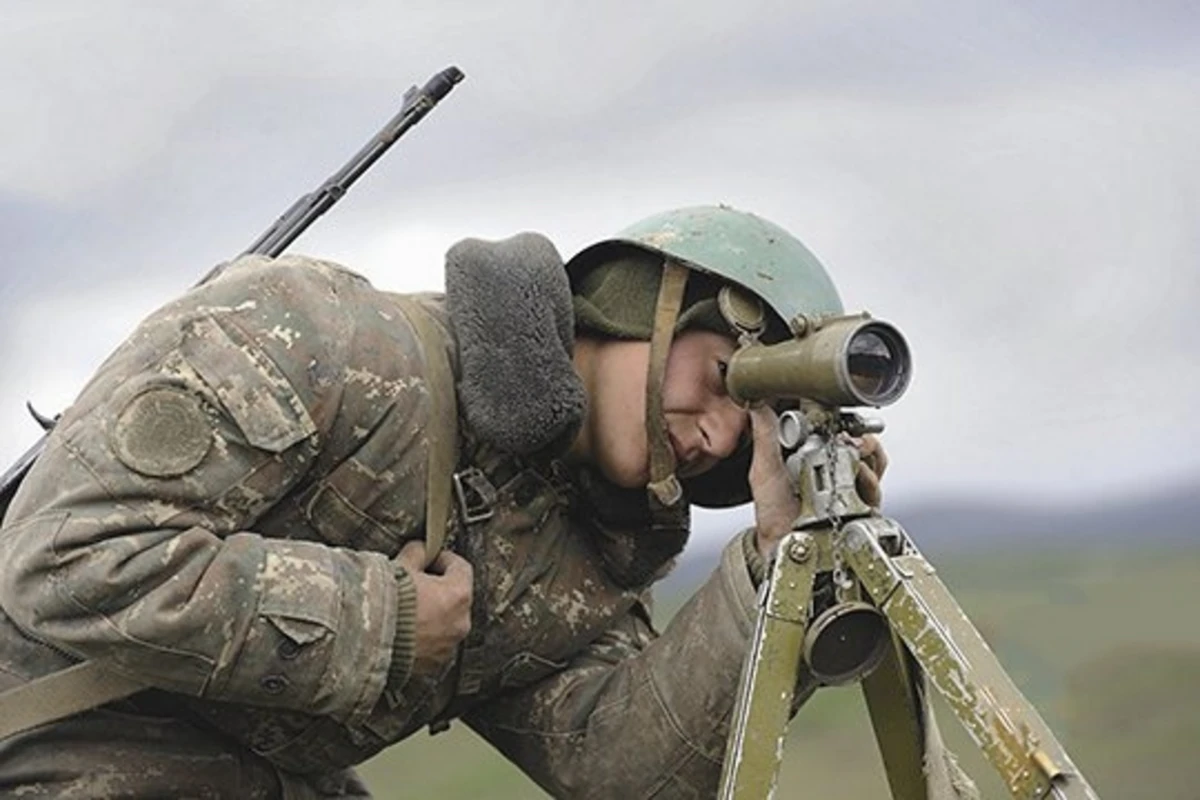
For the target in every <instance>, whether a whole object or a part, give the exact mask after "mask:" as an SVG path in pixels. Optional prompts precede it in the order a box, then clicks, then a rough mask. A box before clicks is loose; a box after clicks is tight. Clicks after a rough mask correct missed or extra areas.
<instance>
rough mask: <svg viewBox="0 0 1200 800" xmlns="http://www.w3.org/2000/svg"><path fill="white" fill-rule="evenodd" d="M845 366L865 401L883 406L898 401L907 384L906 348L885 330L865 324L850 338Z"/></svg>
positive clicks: (896, 337)
mask: <svg viewBox="0 0 1200 800" xmlns="http://www.w3.org/2000/svg"><path fill="white" fill-rule="evenodd" d="M846 367H847V371H848V372H849V374H850V382H851V383H852V384H853V385H854V389H855V391H856V392H858V394H859V395H860V396H861V398H862V400H863V401H864V402H867V403H869V404H871V405H886V404H888V403H891V402H894V401H895V400H896V399H898V398H899V397H900V395H901V394H903V392H904V389H905V388H906V387H907V385H908V371H909V361H908V347H907V346H906V345H905V344H904V341H903V340H902V339H900V338H899V336H898V335H894V334H893V333H892V331H890V330H889V329H888V328H886V327H884V326H882V325H879V324H877V323H875V324H871V325H867V326H865V327H863V328H862V329H860V330H859V331H857V332H856V333H855V334H854V335H853V336H852V337H850V342H849V344H848V345H847V346H846Z"/></svg>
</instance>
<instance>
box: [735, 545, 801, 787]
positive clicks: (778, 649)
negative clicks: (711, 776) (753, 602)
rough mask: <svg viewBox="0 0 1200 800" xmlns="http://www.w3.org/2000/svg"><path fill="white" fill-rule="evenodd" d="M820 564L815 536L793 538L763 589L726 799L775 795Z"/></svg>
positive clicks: (742, 691) (740, 702) (746, 667)
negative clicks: (784, 738)
mask: <svg viewBox="0 0 1200 800" xmlns="http://www.w3.org/2000/svg"><path fill="white" fill-rule="evenodd" d="M818 560H819V559H818V552H817V544H816V542H815V541H814V539H813V537H812V536H810V535H808V534H805V533H792V534H789V535H788V536H787V537H786V538H785V539H784V540H783V541H782V542H781V543H780V545H779V556H778V557H777V558H776V559H775V563H774V566H773V567H772V568H771V575H770V577H769V578H768V580H767V582H766V583H765V584H764V585H763V587H762V594H761V595H760V597H761V598H762V599H761V605H760V608H759V611H758V623H757V626H756V628H755V632H754V646H753V648H752V649H751V651H750V655H749V657H748V658H747V660H746V663H745V665H744V666H743V667H742V678H741V684H740V686H739V687H738V698H737V704H736V705H735V706H734V709H733V721H732V724H731V726H730V727H731V730H730V734H729V744H728V746H727V747H726V750H725V764H724V767H723V768H722V771H721V788H720V791H719V792H718V795H717V796H718V797H720V798H722V800H760V798H765V797H770V796H771V795H772V793H773V792H774V789H775V780H776V777H777V776H778V773H779V762H780V760H781V759H782V757H783V737H784V734H785V733H786V732H787V723H788V718H789V716H790V713H791V707H792V697H793V695H794V694H795V691H796V678H797V676H798V674H799V671H800V656H801V653H802V652H803V650H804V633H805V630H806V629H807V627H808V607H809V601H810V599H811V598H812V588H813V577H814V576H815V574H816V570H817V562H818Z"/></svg>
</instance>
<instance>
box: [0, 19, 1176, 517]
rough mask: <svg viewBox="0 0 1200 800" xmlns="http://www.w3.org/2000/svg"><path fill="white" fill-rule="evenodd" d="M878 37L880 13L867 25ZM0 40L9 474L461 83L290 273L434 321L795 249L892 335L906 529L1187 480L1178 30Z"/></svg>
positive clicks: (44, 26) (316, 29) (98, 27)
mask: <svg viewBox="0 0 1200 800" xmlns="http://www.w3.org/2000/svg"><path fill="white" fill-rule="evenodd" d="M885 7H887V8H888V9H889V10H880V9H882V8H885ZM0 19H2V21H3V30H2V31H0V65H3V68H0V97H2V98H3V110H4V111H3V113H4V120H3V123H4V124H3V125H2V126H0V237H2V241H3V242H4V244H5V255H4V260H3V263H2V266H0V270H2V272H0V369H2V370H3V374H4V375H5V377H4V379H3V382H2V384H0V460H2V461H3V462H4V465H7V463H8V462H9V461H11V460H12V459H13V458H15V457H16V456H17V455H18V454H19V453H20V452H21V451H23V450H24V448H25V447H26V446H28V445H29V444H31V443H32V442H33V440H34V438H36V435H35V434H36V432H35V431H34V430H33V428H32V423H29V422H28V421H27V419H26V418H25V415H24V411H23V410H22V404H23V403H24V400H25V399H27V398H28V399H31V400H33V401H34V402H35V404H37V405H38V406H39V407H41V408H42V409H43V410H47V411H49V410H55V409H57V408H59V407H61V406H62V405H64V404H66V403H68V402H69V401H70V399H71V397H72V395H73V393H74V391H76V390H77V389H78V388H79V387H80V386H81V385H82V384H83V382H84V381H85V380H86V378H87V376H88V374H89V373H90V371H91V370H92V369H93V368H94V367H95V366H96V365H98V363H99V362H100V361H101V359H102V358H103V356H104V355H105V353H106V352H107V351H108V350H109V349H111V347H113V346H114V345H115V344H116V343H117V342H118V341H119V340H120V339H121V338H122V336H123V335H124V334H125V333H126V332H128V330H129V329H130V328H131V327H132V325H133V324H134V323H135V322H136V321H137V319H138V318H139V317H140V316H142V315H143V314H144V313H146V312H147V311H149V310H150V309H151V308H153V307H154V306H155V305H157V304H159V303H161V302H162V301H164V300H165V299H167V298H168V297H170V296H171V295H172V294H173V293H175V292H177V291H179V290H181V289H183V288H184V287H186V286H187V285H189V284H190V283H191V282H193V281H194V280H195V279H196V278H198V277H199V276H200V275H201V274H202V273H203V272H204V271H205V270H207V268H208V267H209V266H211V264H212V263H214V262H216V261H219V260H221V259H222V258H224V257H228V256H230V255H232V254H234V253H236V252H238V251H239V250H240V249H242V248H243V247H245V245H246V244H247V243H248V242H249V241H250V240H251V239H252V238H253V237H254V236H255V235H257V234H258V233H259V231H260V230H261V229H262V228H264V227H265V226H266V225H267V224H268V223H269V222H270V221H271V220H272V219H273V218H274V217H275V216H276V215H277V214H278V213H279V212H280V211H282V210H283V208H284V207H286V206H287V205H288V204H289V203H290V202H291V201H292V200H293V199H294V198H295V197H296V196H298V195H299V194H300V193H302V192H303V191H306V190H308V189H309V188H311V187H312V186H313V185H315V184H316V183H317V182H318V181H319V180H321V179H322V178H324V177H325V176H326V175H327V174H328V173H329V172H331V171H332V170H333V169H334V168H336V167H337V166H339V165H340V164H341V162H342V161H343V160H344V159H345V158H346V157H347V156H349V154H350V153H352V152H353V151H354V150H356V149H357V148H358V147H359V146H360V144H361V143H362V142H363V141H365V140H366V138H367V137H368V136H369V135H370V134H371V133H373V132H374V131H375V130H376V129H377V128H378V126H379V125H381V124H382V123H383V121H384V120H386V119H387V118H388V117H389V116H391V115H392V114H393V113H394V112H395V110H396V108H397V104H398V101H399V96H400V94H401V93H402V91H403V90H404V89H405V88H406V87H407V86H408V84H409V83H413V82H422V81H424V80H425V79H426V78H427V77H428V76H429V75H430V74H432V73H433V72H435V71H437V70H440V69H441V68H443V67H445V66H447V65H448V64H451V63H456V64H458V65H460V66H461V67H462V68H463V69H464V70H465V71H466V73H467V76H468V77H467V81H466V82H465V83H464V84H462V85H461V86H460V87H459V88H458V89H457V90H456V91H455V92H454V93H453V94H452V95H451V96H450V98H449V100H448V101H447V102H446V103H445V104H444V105H443V106H441V107H440V108H439V109H437V110H436V111H435V112H434V114H433V115H431V116H430V117H429V118H428V119H427V120H426V121H425V122H424V123H422V125H421V127H419V128H418V129H416V130H415V131H414V132H413V133H412V134H411V136H410V138H407V139H406V140H405V141H404V142H402V143H401V144H400V145H399V146H398V148H397V149H395V150H394V151H393V152H392V154H390V155H389V156H388V157H387V158H386V159H385V160H384V161H382V162H381V163H380V164H379V165H377V166H376V168H375V169H374V170H373V171H372V173H370V174H369V175H368V176H367V177H366V178H365V179H364V180H363V181H362V182H361V183H360V184H359V185H358V186H357V187H356V189H355V191H354V192H353V193H352V195H351V196H350V198H349V199H348V200H347V201H345V202H344V203H342V204H341V205H340V206H339V207H338V208H337V209H336V210H335V211H334V212H332V213H331V215H330V216H328V217H327V218H325V219H324V220H322V221H320V222H318V223H317V226H316V227H315V228H314V230H313V232H312V233H311V234H310V235H308V236H306V237H305V238H304V239H301V240H300V242H298V243H297V245H296V246H295V247H294V249H297V250H300V251H303V252H309V253H313V254H318V255H322V256H325V257H330V258H333V259H336V260H339V261H342V262H343V263H346V264H348V265H350V266H352V267H353V268H355V269H357V270H359V271H360V272H363V273H364V274H366V275H367V276H368V277H370V278H371V279H372V280H373V281H374V282H375V283H376V284H377V285H380V286H384V287H387V288H401V289H403V288H432V287H436V286H437V285H438V284H439V283H440V280H441V277H440V270H441V254H442V253H443V252H444V251H445V249H446V248H447V247H448V246H449V245H450V244H452V243H453V242H454V241H455V240H457V239H458V238H460V237H462V236H468V235H476V236H485V237H499V236H506V235H509V234H511V233H513V232H515V231H517V230H522V229H536V230H541V231H543V232H545V233H547V234H549V235H550V236H551V238H553V239H554V240H555V241H556V242H557V243H558V245H559V247H560V249H561V250H562V252H563V254H564V256H567V255H570V254H571V253H572V252H574V251H575V250H577V249H579V248H580V247H581V246H583V245H584V244H586V243H587V242H589V241H590V240H593V239H595V238H600V237H603V236H604V235H606V234H608V233H610V232H611V231H613V230H615V229H617V228H619V227H622V226H623V225H625V224H627V223H628V222H631V221H633V220H635V219H637V218H639V217H641V216H644V215H646V214H648V213H651V212H654V211H657V210H661V209H663V208H668V207H672V206H680V205H692V204H697V203H710V202H727V203H731V204H733V205H735V206H738V207H741V208H745V209H747V210H753V211H756V212H758V213H761V214H762V215H764V216H766V217H768V218H770V219H773V220H775V221H776V222H778V223H780V224H782V225H784V226H785V227H787V228H788V229H790V230H791V231H793V232H794V233H795V234H796V235H797V236H799V237H800V238H801V239H803V240H804V241H805V242H806V243H807V244H808V245H809V246H810V247H811V248H812V249H813V250H814V251H815V252H816V253H817V254H818V255H819V256H820V257H821V259H822V260H823V261H824V263H825V264H826V266H827V267H828V268H829V270H830V272H831V274H832V275H833V277H834V279H835V281H836V282H837V284H838V286H839V288H840V289H841V291H842V294H843V298H844V299H845V300H846V303H847V305H848V306H849V307H853V308H864V307H865V308H868V309H870V310H871V311H872V312H873V313H875V314H877V315H878V316H881V317H884V318H887V319H890V320H891V321H893V322H895V323H897V324H898V325H900V326H901V328H902V329H903V330H904V331H905V332H906V333H907V334H908V335H909V337H910V339H911V341H912V344H913V348H914V351H915V359H916V375H915V381H914V385H913V388H912V390H911V391H910V393H909V395H908V396H907V397H906V398H905V399H904V400H902V401H901V402H900V403H899V404H898V405H897V406H895V407H894V408H891V409H888V410H887V411H886V413H885V417H886V419H887V421H888V425H889V428H888V433H887V441H888V444H889V450H890V452H891V454H892V456H893V462H894V469H893V471H892V473H891V474H889V477H888V485H889V492H890V493H891V496H892V497H896V496H898V495H900V496H906V497H923V496H928V495H933V494H939V493H947V492H971V493H979V494H982V493H989V494H1010V495H1011V494H1014V493H1018V492H1019V493H1023V494H1025V495H1027V496H1028V495H1033V496H1036V497H1038V498H1041V499H1047V498H1051V497H1054V496H1059V495H1063V494H1065V495H1068V496H1070V497H1072V498H1080V499H1082V498H1091V497H1096V496H1101V495H1110V494H1111V493H1113V492H1117V491H1136V490H1138V489H1145V488H1148V487H1152V486H1153V485H1155V484H1160V483H1163V482H1172V483H1178V482H1181V481H1183V482H1186V481H1190V482H1192V483H1196V482H1197V481H1198V479H1200V453H1198V452H1197V449H1198V447H1200V414H1197V413H1196V411H1195V409H1196V408H1197V406H1198V405H1200V368H1198V367H1197V359H1196V356H1195V351H1194V349H1193V348H1194V344H1193V342H1194V341H1195V338H1196V336H1195V333H1194V332H1193V330H1192V327H1193V324H1192V318H1193V315H1194V313H1195V309H1196V308H1197V307H1198V305H1200V227H1198V220H1200V155H1198V152H1197V144H1196V143H1197V142H1200V107H1198V104H1197V98H1198V97H1200V12H1198V11H1197V10H1196V9H1195V6H1194V4H1193V3H1191V2H1186V3H1185V2H1178V3H1157V4H1153V5H1151V4H1137V5H1135V4H1132V3H1117V2H1107V3H1105V2H1099V3H1097V2H1088V3H1084V2H1064V3H1051V4H1034V3H1026V4H1019V3H999V2H990V3H989V2H975V3H964V2H927V1H920V0H919V1H917V2H908V3H901V4H897V3H893V4H881V3H867V2H858V3H854V2H836V3H835V2H805V3H784V2H775V3H767V2H738V3H713V2H695V1H694V2H689V3H673V4H668V3H638V4H633V3H628V4H626V3H609V4H603V5H601V4H599V3H593V4H587V5H585V4H566V3H551V2H532V1H527V2H517V3H489V4H484V3H467V2H436V3H435V2H428V3H404V4H388V3H365V2H351V3H342V4H336V5H335V4H328V3H315V2H312V3H310V2H288V3H283V2H279V3H265V2H264V3H256V4H244V3H235V2H226V3H220V2H206V3H203V4H200V3H194V4H188V3H182V2H179V3H171V4H163V3H149V2H145V3H134V2H86V3H85V2H78V3H67V2H55V3H45V2H38V3H32V2H31V3H21V2H12V0H8V2H6V3H5V6H4V14H3V17H2V18H0Z"/></svg>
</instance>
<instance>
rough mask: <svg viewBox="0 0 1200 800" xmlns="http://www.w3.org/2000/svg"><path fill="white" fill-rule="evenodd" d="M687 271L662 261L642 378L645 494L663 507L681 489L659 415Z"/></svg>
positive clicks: (664, 424) (677, 496) (675, 499)
mask: <svg viewBox="0 0 1200 800" xmlns="http://www.w3.org/2000/svg"><path fill="white" fill-rule="evenodd" d="M687 278H688V271H687V268H685V267H683V266H681V265H679V264H677V263H675V262H674V261H670V260H668V261H666V262H664V263H663V274H662V282H661V283H660V284H659V287H658V301H657V302H656V303H655V307H654V332H653V334H652V335H651V337H650V365H649V368H648V371H647V375H646V439H647V443H648V446H649V449H650V485H649V486H648V487H647V488H648V489H649V491H650V492H651V493H652V494H653V495H654V496H655V498H657V500H658V501H659V502H660V503H661V504H662V505H664V506H671V505H675V504H676V503H677V502H679V500H680V499H681V498H682V496H683V488H682V487H681V486H680V485H679V480H678V479H677V478H676V477H675V453H674V451H673V450H672V449H671V439H670V437H669V436H668V435H667V422H666V418H665V417H664V416H663V399H662V389H663V380H664V378H665V377H666V372H667V354H668V353H669V352H670V350H671V339H672V338H673V336H674V334H675V323H676V321H677V320H678V319H679V311H680V309H681V308H682V307H683V290H684V288H686V286H687Z"/></svg>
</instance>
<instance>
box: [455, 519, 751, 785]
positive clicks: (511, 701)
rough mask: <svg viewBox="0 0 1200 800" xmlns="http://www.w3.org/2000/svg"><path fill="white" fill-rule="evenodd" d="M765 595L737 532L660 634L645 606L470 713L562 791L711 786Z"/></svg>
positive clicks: (543, 781)
mask: <svg viewBox="0 0 1200 800" xmlns="http://www.w3.org/2000/svg"><path fill="white" fill-rule="evenodd" d="M755 597H756V593H755V589H754V586H753V584H752V582H751V579H750V574H749V571H748V570H747V567H746V562H745V557H744V554H743V548H742V543H741V537H737V538H736V539H734V540H733V541H732V542H731V543H730V545H729V546H728V547H726V549H725V552H724V554H723V556H722V560H721V564H720V566H719V567H718V568H717V570H716V571H715V572H714V573H713V575H712V576H711V577H710V578H709V580H708V581H707V582H706V583H705V584H704V585H703V586H702V587H701V588H700V589H699V590H698V591H697V592H696V594H695V595H694V596H693V597H692V598H691V599H690V600H689V601H688V603H687V604H685V605H684V607H683V608H682V609H680V611H679V612H678V613H677V614H676V615H675V617H674V618H673V619H672V620H671V623H670V625H669V626H668V627H667V629H666V630H665V631H664V632H663V634H662V635H661V636H655V634H654V632H653V630H652V629H651V627H650V624H649V621H648V620H647V619H646V617H645V613H644V609H640V607H635V609H634V611H633V612H631V613H630V614H629V615H628V616H627V617H626V618H625V619H624V620H622V622H621V623H620V624H618V625H617V626H616V627H614V628H613V629H612V630H610V631H609V632H608V633H606V634H605V635H604V636H602V637H601V638H600V639H599V640H597V641H596V642H594V643H593V644H592V645H591V646H590V647H589V648H588V649H587V650H586V651H585V652H583V653H582V654H580V655H579V656H578V657H576V658H575V659H574V660H573V661H572V662H571V664H570V665H568V667H567V668H566V669H564V670H563V671H562V672H560V673H557V674H556V675H554V676H551V677H550V678H547V679H546V680H544V681H541V682H540V683H538V684H535V685H534V686H532V687H530V688H528V689H524V690H521V691H519V692H517V693H515V694H508V695H503V696H501V697H499V698H497V699H495V700H492V701H489V702H488V703H487V704H485V705H484V706H482V707H480V708H479V709H476V710H475V711H473V712H472V713H470V714H469V715H468V716H467V722H468V724H470V725H471V726H472V727H473V728H474V729H475V730H476V731H477V732H479V733H480V734H481V735H483V736H484V737H485V738H486V739H488V740H489V741H490V742H491V743H492V744H493V745H495V746H496V747H497V748H498V749H499V750H500V751H501V752H502V753H504V754H505V755H506V756H507V757H508V758H510V759H511V760H512V761H514V762H515V763H516V764H517V765H518V766H520V767H521V768H522V769H523V770H525V772H527V773H528V774H529V775H530V777H532V778H533V779H534V780H535V781H537V782H538V783H539V784H540V785H541V786H542V787H543V788H545V789H546V790H547V791H548V792H550V793H551V794H552V795H554V796H555V797H579V798H587V797H631V798H632V797H638V798H640V797H712V796H714V795H715V793H716V788H717V782H718V780H719V778H720V772H721V762H722V758H723V756H724V750H725V739H726V734H727V732H728V730H729V719H730V716H731V714H732V711H733V703H734V697H735V691H736V687H737V683H738V675H739V672H740V670H741V665H742V660H743V657H744V655H745V653H746V650H747V648H748V646H749V641H750V637H751V635H752V634H753V631H754V624H755V609H756V605H755Z"/></svg>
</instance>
